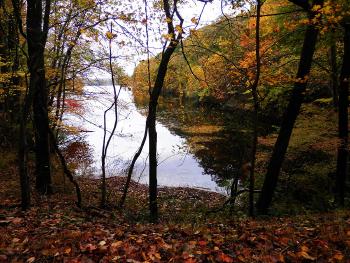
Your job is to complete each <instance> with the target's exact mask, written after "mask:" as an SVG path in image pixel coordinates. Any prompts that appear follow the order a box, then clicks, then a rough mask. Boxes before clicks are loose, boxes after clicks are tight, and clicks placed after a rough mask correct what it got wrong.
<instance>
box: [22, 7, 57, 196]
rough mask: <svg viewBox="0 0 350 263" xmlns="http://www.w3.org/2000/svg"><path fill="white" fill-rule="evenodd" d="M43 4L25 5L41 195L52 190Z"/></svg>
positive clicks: (37, 187) (37, 177) (38, 178)
mask: <svg viewBox="0 0 350 263" xmlns="http://www.w3.org/2000/svg"><path fill="white" fill-rule="evenodd" d="M42 4H43V3H42V1H41V0H28V2H27V42H28V56H29V61H28V68H29V72H30V81H29V89H30V90H31V91H32V92H33V113H34V130H35V157H36V189H37V191H38V192H39V193H41V194H49V193H51V192H52V189H51V173H50V151H49V118H48V110H47V89H46V80H45V64H44V50H45V43H46V36H47V30H48V27H47V23H48V13H49V8H50V5H49V2H48V1H46V8H45V17H44V25H43V23H42V21H43V15H42V11H43V8H42Z"/></svg>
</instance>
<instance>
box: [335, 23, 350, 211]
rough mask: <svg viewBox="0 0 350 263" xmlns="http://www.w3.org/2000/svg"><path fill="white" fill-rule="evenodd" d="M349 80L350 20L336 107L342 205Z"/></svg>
mask: <svg viewBox="0 0 350 263" xmlns="http://www.w3.org/2000/svg"><path fill="white" fill-rule="evenodd" d="M349 81H350V22H349V23H347V24H345V25H344V55H343V65H342V69H341V73H340V83H339V84H340V85H339V107H338V114H339V119H338V134H339V135H338V136H339V146H338V156H337V171H336V202H337V204H339V205H340V206H344V196H345V184H346V178H347V170H348V106H349V97H348V96H349Z"/></svg>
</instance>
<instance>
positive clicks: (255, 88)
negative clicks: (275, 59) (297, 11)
mask: <svg viewBox="0 0 350 263" xmlns="http://www.w3.org/2000/svg"><path fill="white" fill-rule="evenodd" d="M261 6H262V3H261V1H260V0H258V1H257V5H256V26H255V60H256V72H255V79H254V83H253V84H252V86H251V90H252V95H253V102H254V120H253V141H252V153H251V161H250V162H251V169H250V178H249V215H250V216H252V217H253V216H254V190H255V189H254V188H255V174H254V172H255V159H256V148H257V145H258V113H259V101H258V85H259V79H260V66H261V63H260V13H261Z"/></svg>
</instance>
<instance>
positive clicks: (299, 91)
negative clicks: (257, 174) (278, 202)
mask: <svg viewBox="0 0 350 263" xmlns="http://www.w3.org/2000/svg"><path fill="white" fill-rule="evenodd" d="M318 33H319V30H318V29H317V28H316V27H315V26H314V25H312V24H311V25H309V26H308V27H307V29H306V32H305V37H304V43H303V47H302V51H301V56H300V62H299V67H298V73H297V76H296V78H297V79H296V81H295V83H294V88H293V91H292V95H291V98H290V100H289V103H288V106H287V109H286V111H285V112H284V115H283V120H282V124H281V128H280V131H279V134H278V138H277V141H276V143H275V146H274V149H273V153H272V156H271V159H270V162H269V165H268V168H267V172H266V175H265V181H264V184H263V187H262V192H261V194H260V197H259V200H258V202H257V211H258V213H259V214H266V213H267V211H268V208H269V206H270V204H271V201H272V197H273V194H274V191H275V188H276V185H277V181H278V176H279V173H280V169H281V166H282V163H283V160H284V158H285V154H286V151H287V148H288V144H289V140H290V137H291V134H292V130H293V127H294V124H295V121H296V118H297V116H298V115H299V112H300V108H301V104H302V102H303V99H304V93H305V90H306V86H307V79H308V75H309V73H310V69H311V64H312V58H313V55H314V52H315V46H316V42H317V36H318Z"/></svg>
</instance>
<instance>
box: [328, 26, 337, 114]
mask: <svg viewBox="0 0 350 263" xmlns="http://www.w3.org/2000/svg"><path fill="white" fill-rule="evenodd" d="M332 35H333V37H332V39H331V45H330V47H329V49H328V57H329V65H330V67H331V72H330V76H329V87H330V90H331V92H332V97H333V105H334V109H335V110H338V103H339V101H338V79H337V78H338V74H337V47H336V43H335V39H334V37H335V36H334V35H335V34H334V32H332Z"/></svg>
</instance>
